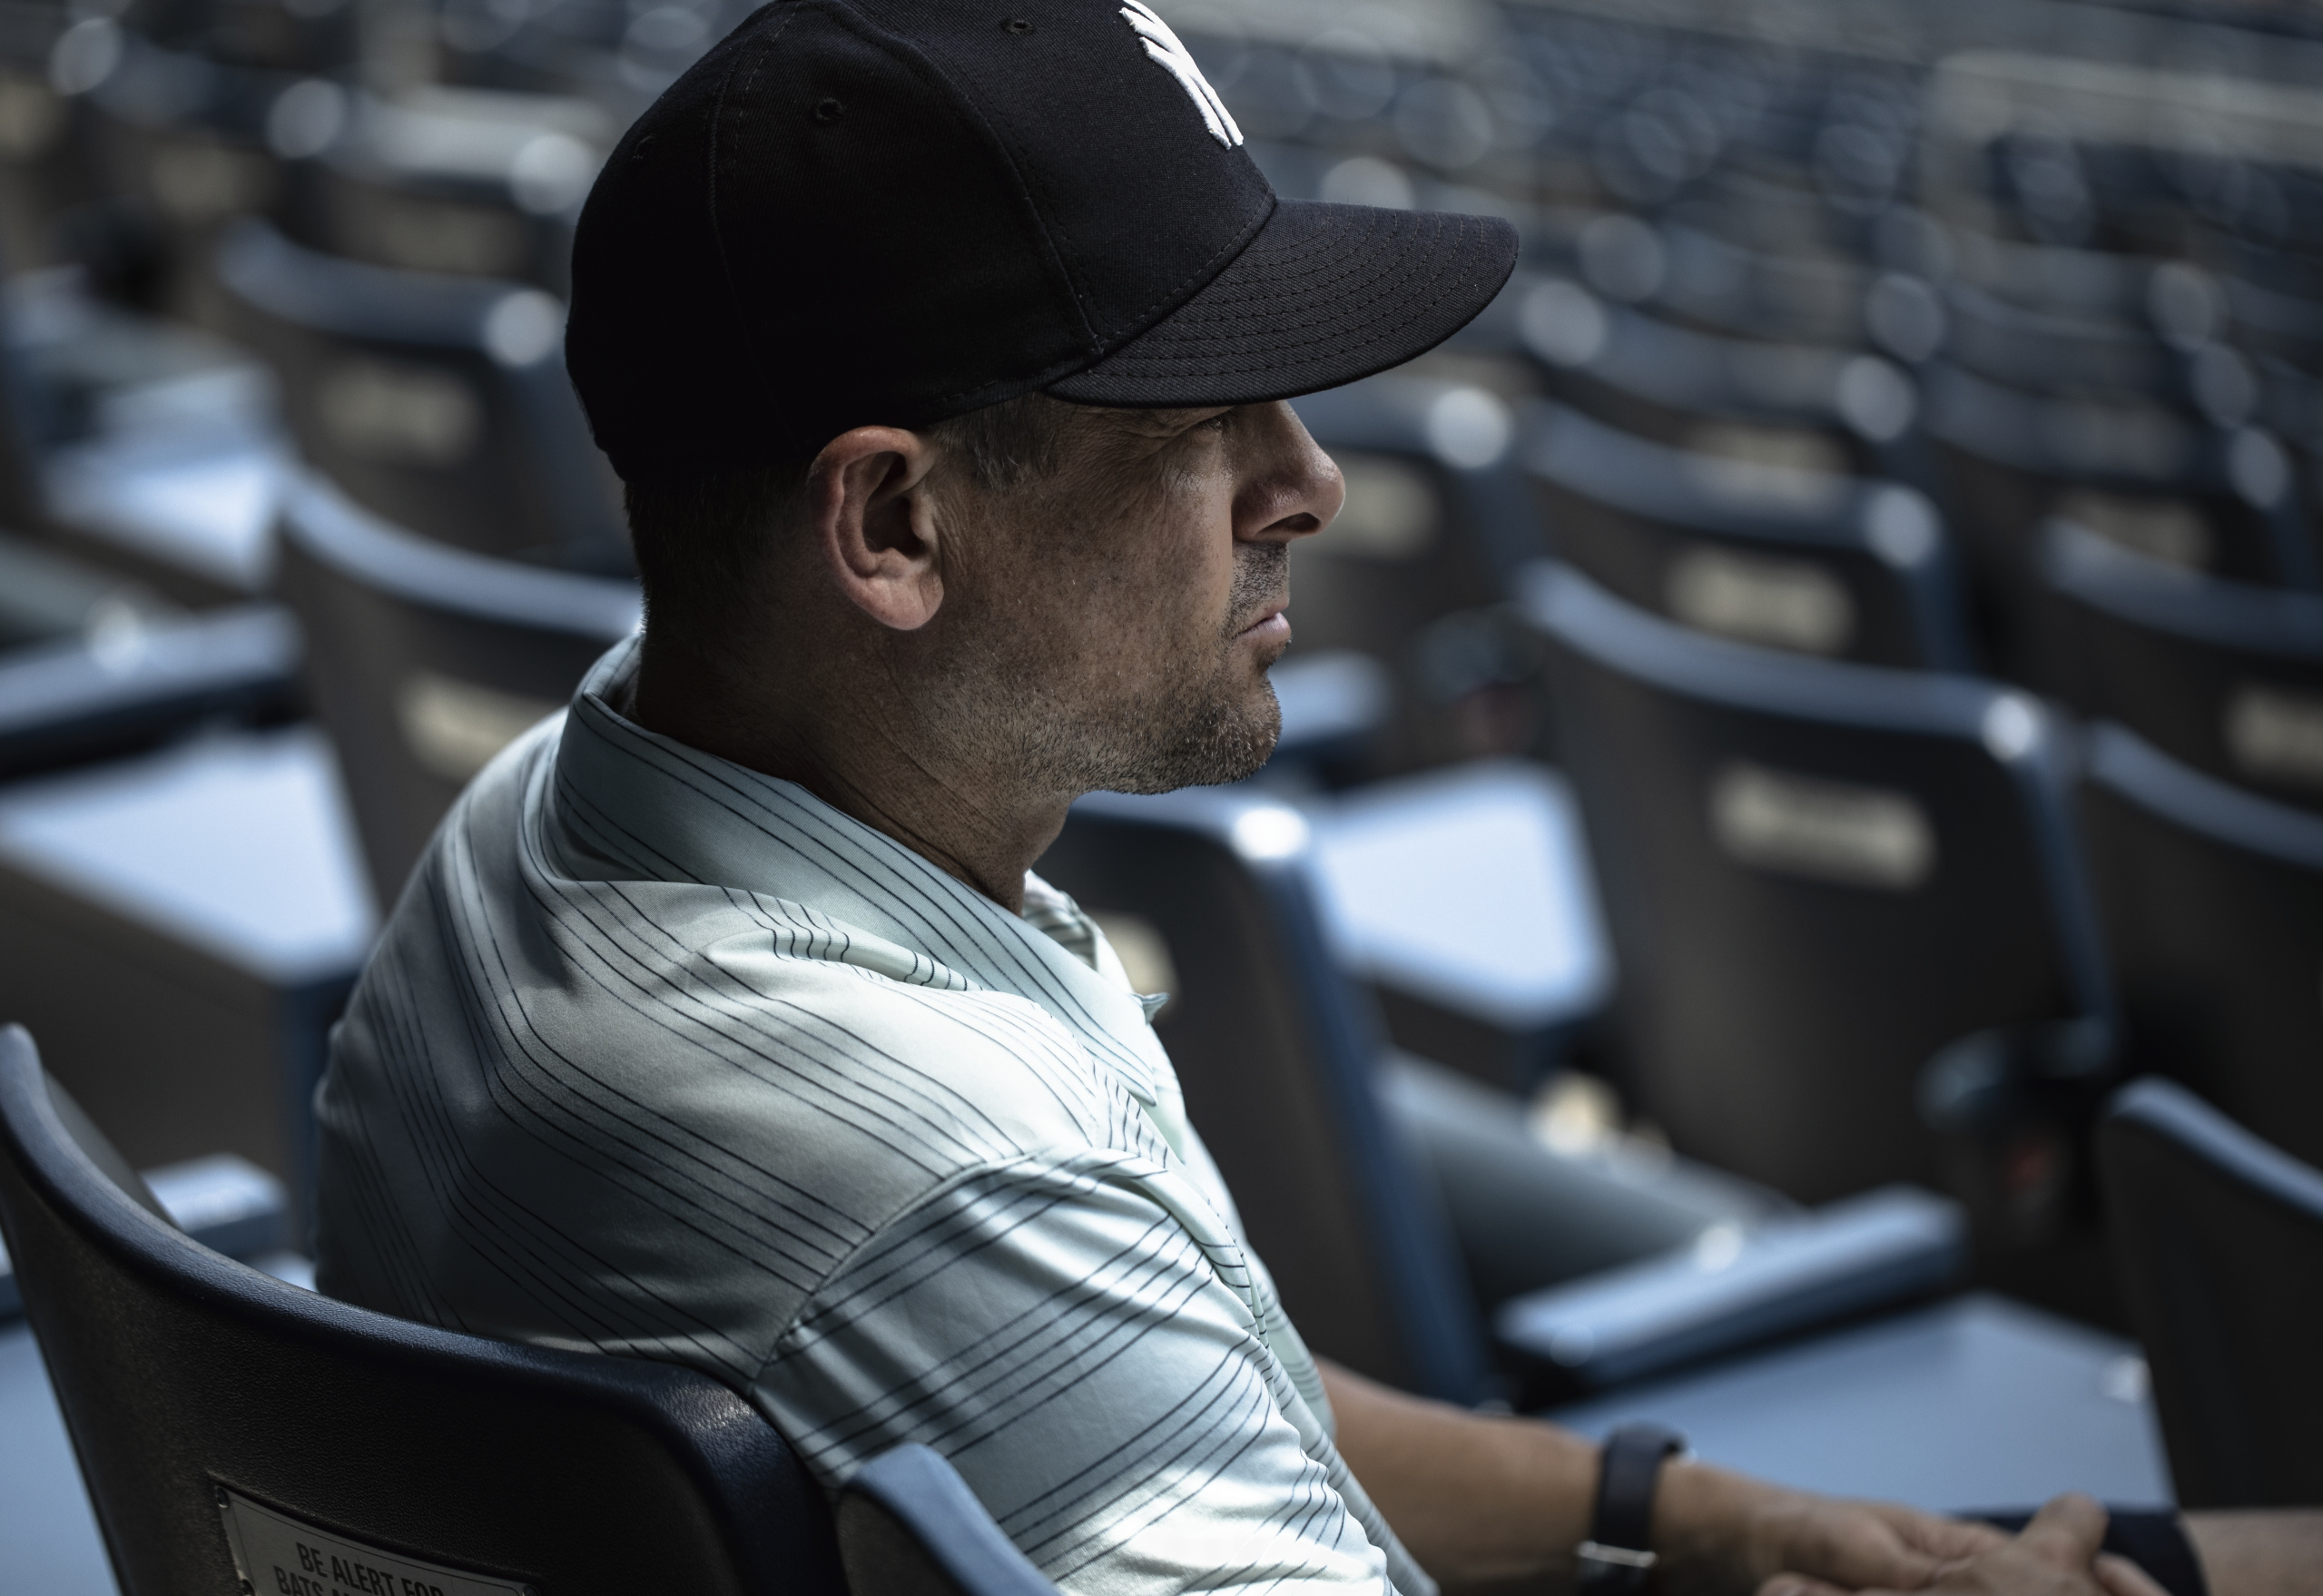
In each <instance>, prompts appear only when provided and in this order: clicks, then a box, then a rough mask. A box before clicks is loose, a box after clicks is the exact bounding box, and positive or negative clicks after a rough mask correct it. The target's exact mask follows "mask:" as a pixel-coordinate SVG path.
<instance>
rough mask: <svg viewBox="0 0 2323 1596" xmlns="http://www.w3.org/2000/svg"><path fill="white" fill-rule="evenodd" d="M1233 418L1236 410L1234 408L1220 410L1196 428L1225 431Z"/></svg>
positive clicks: (1202, 430) (1198, 429) (1205, 430)
mask: <svg viewBox="0 0 2323 1596" xmlns="http://www.w3.org/2000/svg"><path fill="white" fill-rule="evenodd" d="M1232 419H1234V412H1233V411H1232V410H1220V411H1219V412H1218V413H1217V414H1216V415H1215V416H1213V417H1211V418H1210V419H1208V420H1206V421H1205V422H1203V423H1202V424H1201V425H1200V426H1199V427H1196V429H1195V430H1196V431H1197V432H1224V431H1225V429H1226V423H1227V422H1228V421H1230V420H1232Z"/></svg>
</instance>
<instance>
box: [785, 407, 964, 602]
mask: <svg viewBox="0 0 2323 1596" xmlns="http://www.w3.org/2000/svg"><path fill="white" fill-rule="evenodd" d="M935 452H936V451H935V448H934V447H933V446H932V445H931V444H930V443H929V441H928V440H927V439H926V438H923V437H921V436H920V434H919V433H916V432H906V431H903V430H901V429H898V428H893V427H858V428H856V429H854V430H853V431H851V432H845V433H842V434H841V435H840V436H839V437H837V438H832V440H831V441H830V442H829V443H827V444H825V445H823V447H822V453H820V454H818V455H816V456H815V458H814V464H813V465H812V466H811V467H809V468H808V471H807V508H808V514H809V516H810V517H811V519H812V524H813V527H814V532H815V540H816V542H817V544H818V545H819V546H820V547H821V549H822V562H823V565H824V566H825V568H826V569H827V570H828V571H829V572H830V574H831V577H832V581H834V582H835V583H837V584H838V586H839V590H840V591H841V592H842V593H844V594H845V595H846V596H847V597H848V599H849V600H850V601H851V602H852V603H853V604H854V606H855V607H856V608H858V609H860V610H861V611H862V612H863V613H864V614H865V615H867V616H871V619H873V620H875V621H877V622H878V623H879V624H880V625H881V626H891V627H893V628H894V629H895V630H896V631H899V632H911V631H917V630H918V629H919V628H920V627H921V626H926V625H927V624H928V623H929V622H930V620H932V619H934V618H935V614H936V611H937V609H938V608H939V607H940V606H941V605H942V604H943V601H944V581H943V571H942V567H941V562H940V559H939V557H938V556H939V553H940V550H939V548H938V540H939V538H940V536H941V531H942V529H941V528H940V527H939V525H938V517H937V515H936V507H935V504H934V501H933V498H932V497H931V496H930V494H929V492H928V491H927V479H928V472H929V469H930V467H932V466H933V465H934V464H935Z"/></svg>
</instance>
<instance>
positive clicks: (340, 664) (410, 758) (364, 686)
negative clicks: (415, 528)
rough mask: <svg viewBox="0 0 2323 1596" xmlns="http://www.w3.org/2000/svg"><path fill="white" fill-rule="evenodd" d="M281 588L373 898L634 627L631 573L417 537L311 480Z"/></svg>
mask: <svg viewBox="0 0 2323 1596" xmlns="http://www.w3.org/2000/svg"><path fill="white" fill-rule="evenodd" d="M281 535H282V555H281V559H282V569H281V591H282V596H283V599H284V601H285V602H286V603H287V604H288V605H289V606H290V609H291V610H292V612H293V613H294V614H296V615H297V616H298V617H299V619H300V624H301V625H302V626H304V628H305V630H306V635H307V639H308V642H307V651H306V679H307V684H308V689H309V694H310V699H311V702H312V703H313V704H314V706H315V713H316V714H318V715H319V716H320V719H321V721H322V724H324V726H325V727H326V728H328V729H329V731H330V735H331V740H332V742H333V743H334V744H336V746H337V748H338V751H339V759H340V765H341V767H342V768H343V769H344V771H345V773H346V779H347V789H348V793H349V798H350V799H351V801H352V803H353V804H354V811H355V819H356V823H357V825H358V827H359V829H360V831H361V833H362V839H363V854H364V858H365V861H366V862H367V863H368V864H369V869H370V876H371V881H372V883H373V885H374V886H375V888H376V889H377V891H378V892H379V901H381V903H383V904H387V903H392V902H393V901H395V899H396V898H397V897H398V895H399V894H400V893H401V892H402V891H403V883H404V878H405V877H406V876H407V875H408V874H409V873H410V870H411V865H412V862H413V861H415V860H417V859H418V857H419V853H420V851H421V849H422V848H424V847H425V846H426V845H427V842H428V837H429V836H430V835H431V834H432V833H433V832H434V831H435V829H436V823H437V822H438V821H439V820H441V819H442V818H443V815H444V812H445V811H446V810H448V809H449V808H450V807H451V803H452V800H453V799H454V798H456V797H458V795H459V792H460V789H461V788H462V787H464V786H466V785H467V784H468V778H469V777H471V776H473V775H474V774H475V773H477V771H479V770H481V769H483V768H484V765H485V764H486V763H487V761H488V760H490V759H491V757H492V756H493V755H494V754H497V753H498V752H499V751H500V750H501V748H503V747H504V746H506V745H507V744H508V743H509V742H510V741H512V740H513V739H514V738H515V737H516V736H517V734H518V733H520V732H522V731H524V730H525V729H526V728H527V727H528V726H530V725H532V724H534V723H535V722H536V721H538V720H540V719H542V718H543V717H544V716H546V715H549V714H555V713H556V712H557V711H559V710H561V709H563V708H564V707H565V704H566V700H567V699H568V698H570V697H571V695H572V692H573V688H574V687H575V686H576V685H577V684H578V683H579V681H580V679H581V677H582V675H583V674H584V673H585V672H586V671H587V669H588V667H589V665H591V664H592V663H593V662H594V661H595V660H596V657H597V656H598V655H601V654H603V653H604V652H605V649H606V648H608V647H610V646H611V645H613V644H615V643H616V642H619V641H620V640H621V639H622V638H623V637H625V636H627V635H629V634H630V633H631V632H633V631H635V629H636V627H637V625H638V620H639V616H640V609H639V599H638V593H637V586H636V584H635V582H633V581H625V580H619V579H616V578H614V577H609V576H586V575H583V574H581V573H578V572H575V571H566V570H558V569H556V568H554V567H553V566H546V565H533V564H527V563H524V562H522V561H518V560H512V559H497V558H494V557H489V556H487V555H482V554H477V553H474V552H472V551H470V550H468V549H462V548H456V547H450V546H449V545H447V544H443V543H439V542H437V541H435V540H433V539H430V538H425V537H416V536H414V535H413V534H412V533H410V532H408V531H405V530H403V529H402V528H400V527H395V526H392V525H390V524H389V523H388V522H387V521H385V520H383V519H382V518H380V517H378V516H376V515H373V514H371V513H369V512H368V511H366V510H365V509H363V508H362V507H360V506H359V505H357V504H355V503H354V502H352V501H351V500H350V499H349V498H347V496H345V495H344V494H342V493H340V491H339V490H338V489H337V488H335V487H333V486H332V485H331V484H330V483H328V482H326V481H324V480H323V479H322V478H319V477H313V476H307V477H302V478H300V479H298V480H297V481H296V482H295V483H294V484H293V486H292V488H291V489H290V492H289V494H288V495H287V496H286V497H285V499H284V501H283V508H282V522H281Z"/></svg>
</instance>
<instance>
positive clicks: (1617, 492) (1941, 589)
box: [1525, 404, 1969, 671]
mask: <svg viewBox="0 0 2323 1596" xmlns="http://www.w3.org/2000/svg"><path fill="white" fill-rule="evenodd" d="M1528 421H1529V423H1530V424H1529V427H1528V436H1527V438H1526V442H1525V464H1526V466H1527V467H1528V468H1529V469H1530V470H1531V474H1532V478H1533V482H1534V484H1535V487H1536V488H1537V490H1538V491H1539V493H1540V497H1541V501H1542V510H1543V513H1544V516H1545V517H1546V519H1547V521H1548V524H1549V529H1550V537H1551V540H1552V542H1553V543H1554V545H1555V547H1556V551H1557V557H1558V558H1559V559H1560V560H1562V561H1564V562H1565V563H1566V564H1568V565H1570V566H1574V567H1575V568H1577V569H1579V570H1580V571H1581V572H1583V573H1584V574H1586V575H1587V576H1590V577H1591V578H1593V579H1594V580H1596V581H1598V582H1600V583H1601V584H1603V585H1604V586H1606V587H1608V588H1609V589H1610V590H1611V591H1612V592H1614V593H1615V594H1617V595H1619V596H1620V597H1622V598H1625V599H1627V600H1628V601H1629V602H1630V603H1631V604H1634V605H1638V606H1641V607H1643V608H1647V609H1650V610H1653V611H1656V612H1657V613H1659V614H1661V615H1664V616H1668V617H1669V618H1671V619H1673V620H1677V621H1680V622H1682V623H1684V624H1686V625H1688V626H1694V627H1697V628H1698V629H1700V630H1703V631H1707V632H1711V633H1715V634H1719V635H1726V636H1730V637H1733V638H1735V639H1737V641H1741V642H1748V643H1757V644H1760V645H1765V646H1768V647H1776V648H1788V649H1791V650H1793V651H1795V652H1797V653H1801V654H1813V655H1823V656H1826V657H1828V658H1833V659H1843V660H1850V661H1853V662H1855V663H1856V664H1858V665H1897V666H1903V667H1905V668H1924V669H1934V670H1954V671H1957V670H1964V669H1966V668H1967V666H1968V665H1969V659H1968V644H1967V634H1966V628H1965V623H1964V616H1963V615H1962V613H1961V611H1960V595H1959V592H1958V587H1957V576H1956V573H1955V572H1954V566H1953V556H1952V547H1951V540H1950V537H1949V536H1948V535H1947V533H1946V532H1945V530H1944V523H1943V520H1942V518H1941V517H1939V516H1938V515H1937V514H1936V511H1935V507H1934V506H1933V505H1931V504H1930V503H1929V502H1928V500H1927V499H1926V498H1925V497H1924V496H1923V495H1921V494H1919V493H1918V492H1916V491H1915V490H1914V489H1912V488H1905V487H1901V486H1899V485H1897V484H1895V483H1885V482H1875V481H1868V480H1865V479H1864V478H1858V477H1850V476H1842V475H1835V474H1831V473H1826V472H1820V471H1812V470H1803V469H1800V468H1796V467H1783V466H1775V465H1769V464H1766V463H1762V462H1751V461H1746V460H1737V459H1731V458H1723V457H1720V456H1717V455H1710V454H1705V453H1701V452H1698V451H1697V450H1692V449H1677V448H1668V447H1667V446H1665V445H1662V444H1657V443H1653V442H1650V441H1649V440H1647V439H1645V438H1636V437H1633V436H1631V435H1630V434H1629V433H1626V432H1623V431H1620V430H1619V429H1615V428H1611V427H1608V426H1605V425H1604V424H1602V423H1600V422H1598V421H1595V420H1592V419H1590V418H1589V417H1587V416H1584V415H1582V414H1581V413H1580V411H1578V410H1571V409H1564V408H1563V407H1560V406H1554V405H1548V404H1543V405H1541V406H1540V407H1538V408H1537V409H1535V410H1534V411H1533V412H1532V413H1531V416H1530V417H1528Z"/></svg>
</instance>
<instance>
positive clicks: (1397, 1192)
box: [1037, 791, 1485, 1403]
mask: <svg viewBox="0 0 2323 1596" xmlns="http://www.w3.org/2000/svg"><path fill="white" fill-rule="evenodd" d="M1308 847H1309V841H1308V836H1307V831H1306V823H1305V822H1304V819H1303V818H1302V817H1301V816H1300V815H1299V814H1298V813H1297V812H1296V811H1294V810H1292V809H1290V808H1288V807H1286V806H1285V805H1282V804H1279V803H1273V802H1270V801H1267V800H1264V799H1258V798H1254V797H1250V796H1247V795H1245V794H1243V793H1236V792H1232V791H1229V792H1225V793H1209V792H1201V791H1193V792H1186V793H1171V794H1168V795H1166V796H1165V797H1161V798H1123V797H1119V796H1117V795H1113V794H1098V795H1096V796H1093V797H1090V798H1086V799H1083V800H1082V801H1081V802H1080V803H1077V804H1075V805H1074V806H1073V812H1072V815H1071V818H1070V819H1068V821H1067V822H1066V824H1065V830H1064V832H1063V834H1062V835H1060V836H1059V837H1058V839H1057V842H1056V843H1055V844H1054V845H1053V846H1052V847H1051V848H1050V849H1049V850H1048V852H1047V853H1045V854H1044V855H1042V856H1041V859H1040V862H1039V864H1038V867H1037V868H1038V870H1039V871H1040V872H1041V873H1042V874H1043V875H1044V876H1046V877H1047V878H1048V880H1049V881H1051V882H1054V883H1055V884H1056V885H1058V887H1060V888H1062V889H1063V890H1064V891H1066V892H1070V893H1072V894H1073V896H1074V897H1075V898H1076V899H1077V900H1078V901H1079V902H1080V903H1081V905H1082V906H1083V907H1084V908H1085V909H1088V910H1089V911H1091V912H1093V913H1096V914H1098V915H1099V916H1100V917H1103V916H1105V915H1107V914H1128V915H1133V916H1135V917H1137V920H1138V921H1143V922H1144V927H1143V928H1142V929H1147V930H1149V931H1150V932H1151V934H1153V935H1156V936H1157V937H1158V938H1159V940H1160V941H1161V943H1162V945H1163V946H1164V947H1166V950H1167V952H1168V957H1169V960H1170V962H1171V965H1172V966H1173V967H1174V969H1175V971H1176V990H1175V991H1174V993H1173V994H1172V996H1171V999H1170V1002H1169V1006H1168V1007H1167V1008H1166V1009H1165V1010H1163V1011H1162V1013H1161V1015H1160V1017H1159V1018H1158V1019H1157V1020H1156V1022H1155V1030H1157V1033H1158V1034H1159V1036H1160V1037H1161V1039H1162V1042H1163V1045H1164V1046H1166V1048H1167V1049H1169V1056H1170V1059H1171V1060H1172V1062H1173V1063H1174V1064H1175V1065H1176V1069H1177V1077H1178V1079H1179V1081H1180V1082H1181V1083H1182V1085H1183V1086H1184V1088H1185V1092H1186V1113H1187V1117H1188V1118H1190V1119H1191V1120H1192V1121H1193V1123H1194V1126H1195V1128H1196V1130H1198V1131H1199V1132H1200V1133H1201V1135H1202V1138H1203V1140H1204V1141H1205V1143H1206V1144H1207V1146H1208V1148H1209V1149H1210V1152H1211V1155H1212V1156H1213V1157H1214V1158H1216V1160H1217V1164H1218V1167H1219V1170H1220V1172H1221V1173H1222V1174H1224V1176H1225V1181H1226V1185H1227V1187H1228V1188H1229V1189H1230V1190H1231V1191H1232V1193H1233V1195H1234V1199H1235V1205H1236V1206H1237V1207H1239V1208H1240V1210H1241V1214H1242V1219H1243V1225H1244V1227H1245V1232H1246V1236H1247V1239H1248V1241H1249V1243H1250V1245H1251V1246H1252V1248H1253V1249H1254V1250H1255V1252H1256V1253H1257V1254H1258V1256H1261V1257H1263V1258H1265V1260H1266V1261H1267V1265H1268V1266H1269V1268H1271V1269H1272V1270H1273V1271H1274V1274H1275V1286H1276V1287H1277V1288H1278V1289H1279V1291H1280V1292H1281V1294H1282V1299H1283V1305H1284V1307H1285V1311H1286V1312H1287V1313H1288V1314H1289V1315H1290V1317H1291V1320H1292V1322H1293V1323H1294V1324H1296V1325H1299V1326H1300V1329H1301V1334H1302V1335H1304V1336H1305V1337H1306V1338H1307V1340H1308V1341H1309V1343H1310V1344H1311V1345H1313V1346H1314V1350H1315V1351H1316V1352H1317V1353H1319V1354H1321V1355H1324V1356H1326V1357H1332V1358H1336V1359H1338V1360H1339V1361H1340V1362H1342V1363H1344V1364H1347V1365H1348V1366H1350V1367H1352V1368H1354V1369H1356V1370H1358V1371H1360V1372H1362V1373H1363V1374H1370V1375H1372V1376H1373V1377H1374V1378H1377V1379H1382V1380H1385V1381H1387V1382H1389V1383H1390V1384H1395V1385H1399V1386H1402V1387H1403V1388H1404V1389H1406V1390H1411V1391H1417V1392H1420V1393H1422V1394H1427V1395H1432V1396H1439V1397H1444V1398H1447V1399H1449V1400H1452V1401H1456V1402H1463V1403H1465V1402H1474V1401H1477V1400H1479V1399H1480V1398H1481V1396H1482V1395H1484V1394H1485V1392H1484V1389H1483V1384H1482V1382H1483V1379H1484V1364H1485V1347H1484V1340H1483V1333H1482V1331H1481V1328H1480V1327H1479V1326H1478V1325H1477V1324H1476V1322H1475V1318H1474V1315H1473V1311H1472V1303H1471V1299H1470V1296H1469V1291H1468V1285H1467V1282H1466V1280H1465V1279H1464V1278H1463V1276H1462V1266H1461V1264H1460V1261H1459V1255H1458V1252H1457V1249H1456V1246H1455V1244H1454V1242H1453V1240H1452V1234H1451V1231H1450V1229H1449V1227H1448V1226H1447V1224H1446V1223H1445V1221H1444V1218H1443V1216H1442V1212H1441V1210H1440V1209H1439V1208H1437V1207H1434V1206H1433V1205H1434V1202H1435V1197H1434V1193H1433V1191H1432V1189H1431V1188H1429V1187H1427V1185H1426V1183H1425V1179H1424V1177H1423V1176H1422V1173H1421V1171H1420V1166H1419V1165H1418V1164H1416V1163H1415V1162H1414V1159H1413V1150H1412V1149H1410V1148H1407V1147H1405V1146H1404V1145H1403V1142H1402V1141H1401V1140H1400V1139H1399V1138H1398V1136H1397V1134H1396V1133H1395V1131H1394V1129H1393V1127H1392V1125H1391V1123H1390V1121H1389V1120H1388V1118H1387V1117H1386V1115H1385V1113H1384V1111H1383V1108H1382V1105H1381V1102H1380V1098H1379V1095H1378V1093H1379V1087H1378V1082H1377V1070H1378V1064H1379V1059H1380V1054H1381V1050H1382V1049H1383V1045H1384V1039H1383V1030H1382V1028H1381V1026H1380V1023H1379V1020H1378V1017H1377V1015H1376V1014H1375V1013H1374V1012H1373V1010H1372V1009H1371V1008H1370V1006H1369V1003H1368V1000H1367V999H1366V998H1365V996H1364V994H1363V993H1362V992H1361V991H1360V990H1357V989H1356V988H1354V987H1353V984H1352V983H1351V982H1349V981H1348V980H1346V978H1345V977H1344V976H1343V975H1342V974H1341V973H1340V971H1339V970H1338V968H1337V966H1336V965H1334V963H1333V961H1332V959H1331V956H1330V953H1329V951H1328V950H1327V948H1326V947H1325V945H1324V938H1323V930H1322V927H1321V925H1320V923H1319V922H1318V921H1317V920H1316V917H1315V910H1314V903H1313V901H1312V897H1311V889H1310V888H1309V886H1308V884H1307V879H1306V876H1305V874H1304V871H1305V870H1306V868H1307V865H1306V862H1305V859H1306V854H1307V851H1308Z"/></svg>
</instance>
